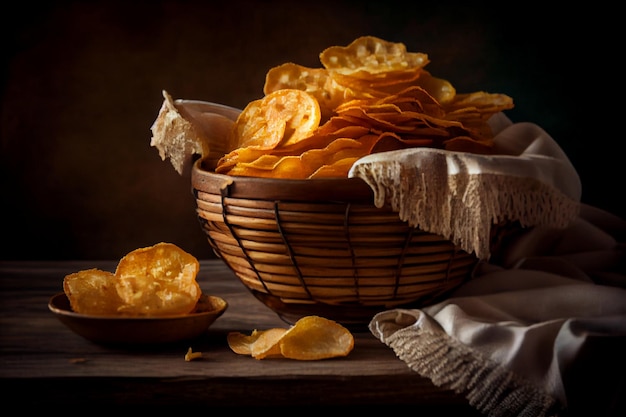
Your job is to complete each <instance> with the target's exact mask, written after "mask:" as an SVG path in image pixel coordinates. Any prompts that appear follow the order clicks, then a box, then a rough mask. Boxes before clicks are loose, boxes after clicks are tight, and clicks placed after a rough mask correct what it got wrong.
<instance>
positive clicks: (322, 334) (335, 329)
mask: <svg viewBox="0 0 626 417" xmlns="http://www.w3.org/2000/svg"><path fill="white" fill-rule="evenodd" d="M353 348H354V337H353V336H352V333H350V331H349V330H348V329H346V328H345V327H343V326H342V325H341V324H339V323H337V322H335V321H333V320H330V319H327V318H324V317H320V316H306V317H302V318H301V319H299V320H298V321H297V322H296V323H295V324H294V325H293V327H291V328H290V329H289V330H288V331H287V332H286V333H285V334H284V335H283V337H282V338H281V339H280V352H281V353H282V355H283V356H284V357H286V358H290V359H298V360H318V359H328V358H335V357H340V356H347V355H348V354H349V353H350V352H351V351H352V349H353Z"/></svg>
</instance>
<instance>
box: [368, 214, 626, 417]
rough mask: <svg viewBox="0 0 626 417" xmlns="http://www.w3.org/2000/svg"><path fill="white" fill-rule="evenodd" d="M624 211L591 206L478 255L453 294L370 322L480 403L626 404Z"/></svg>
mask: <svg viewBox="0 0 626 417" xmlns="http://www.w3.org/2000/svg"><path fill="white" fill-rule="evenodd" d="M624 236H626V222H624V221H623V220H622V219H619V218H617V217H615V216H613V215H612V214H610V213H606V212H603V211H601V210H598V209H596V208H593V207H589V206H584V205H583V206H582V209H581V215H580V216H579V217H578V218H577V219H576V220H575V221H574V222H573V223H572V225H571V226H570V227H568V228H565V229H550V230H547V229H546V228H542V227H537V228H532V229H529V230H527V231H525V233H523V234H521V235H520V236H518V237H517V238H515V239H514V241H513V242H511V243H510V245H509V247H508V251H507V253H506V254H504V256H503V258H502V264H501V265H495V264H493V263H488V262H486V261H482V263H481V264H480V266H479V268H478V269H477V270H476V273H475V274H474V276H473V277H472V279H471V280H470V281H468V282H467V283H466V284H464V285H463V286H462V287H460V288H459V289H458V290H456V291H455V292H454V293H453V294H451V295H450V297H449V298H447V299H446V300H444V301H442V302H439V303H437V304H434V305H430V306H427V307H423V308H420V309H395V310H389V311H384V312H381V313H379V314H377V315H376V316H375V317H374V318H373V319H372V321H371V322H370V326H369V328H370V330H371V332H372V333H373V334H374V335H375V336H376V337H378V338H379V339H380V340H381V341H382V342H383V343H385V344H387V345H388V346H389V347H390V348H392V349H393V350H394V352H395V353H396V355H397V356H398V357H399V358H400V359H402V360H403V361H405V362H406V363H407V365H408V366H409V367H410V368H411V369H412V370H414V371H416V372H417V373H419V374H420V375H422V376H425V377H428V378H430V379H431V380H432V382H433V383H434V384H435V385H438V386H442V387H445V388H449V389H451V390H454V391H456V392H458V393H463V394H464V395H465V396H466V398H467V399H468V401H469V403H470V404H471V405H472V406H474V407H475V408H476V409H477V410H478V411H480V412H482V413H484V414H485V415H489V416H494V417H499V416H528V417H534V416H552V415H559V416H618V415H619V416H623V415H626V399H624V396H626V272H625V271H626V245H625V244H624V240H623V238H624Z"/></svg>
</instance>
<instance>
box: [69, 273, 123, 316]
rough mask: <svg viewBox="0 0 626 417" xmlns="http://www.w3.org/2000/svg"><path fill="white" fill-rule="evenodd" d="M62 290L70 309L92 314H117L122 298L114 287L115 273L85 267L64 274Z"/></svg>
mask: <svg viewBox="0 0 626 417" xmlns="http://www.w3.org/2000/svg"><path fill="white" fill-rule="evenodd" d="M63 291H64V292H65V295H66V296H67V298H68V299H69V301H70V306H71V307H72V310H73V311H74V312H76V313H80V314H90V315H94V316H107V315H117V314H118V311H117V310H118V308H119V307H120V306H121V305H122V299H121V298H120V297H119V296H118V295H117V290H116V289H115V275H114V274H113V273H112V272H108V271H102V270H99V269H95V268H94V269H87V270H84V271H78V272H75V273H72V274H69V275H67V276H65V278H64V279H63Z"/></svg>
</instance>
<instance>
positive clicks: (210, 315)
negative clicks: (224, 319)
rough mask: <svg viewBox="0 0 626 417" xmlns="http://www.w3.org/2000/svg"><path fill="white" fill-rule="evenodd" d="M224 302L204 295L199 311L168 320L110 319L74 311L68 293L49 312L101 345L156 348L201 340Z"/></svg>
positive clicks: (50, 305)
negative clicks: (167, 344) (152, 346)
mask: <svg viewBox="0 0 626 417" xmlns="http://www.w3.org/2000/svg"><path fill="white" fill-rule="evenodd" d="M227 307H228V304H227V302H226V301H225V300H223V299H221V298H219V297H215V296H211V295H204V294H203V295H202V296H201V297H200V301H198V305H197V306H196V311H195V312H193V313H190V314H185V315H177V316H166V317H121V316H120V317H117V316H116V317H111V316H92V315H87V314H78V313H75V312H74V311H72V308H71V307H70V301H69V299H68V298H67V296H66V295H65V293H58V294H55V295H54V296H52V297H51V298H50V301H49V302H48V308H49V309H50V311H51V312H52V313H54V314H55V315H56V316H57V318H58V319H59V320H60V321H61V322H62V323H63V324H65V325H66V326H67V327H68V328H69V329H70V330H72V331H73V332H74V333H76V334H78V335H80V336H82V337H84V338H85V339H87V340H90V341H92V342H96V343H99V344H115V345H148V344H149V345H156V344H164V343H173V342H180V341H185V340H191V339H195V338H197V337H199V336H200V335H202V334H203V333H204V332H206V331H207V329H208V328H209V326H211V324H213V322H214V321H215V320H217V318H218V317H220V316H221V315H222V314H223V313H224V311H226V308H227Z"/></svg>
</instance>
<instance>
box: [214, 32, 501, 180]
mask: <svg viewBox="0 0 626 417" xmlns="http://www.w3.org/2000/svg"><path fill="white" fill-rule="evenodd" d="M320 61H321V63H322V67H321V68H308V67H304V66H301V65H298V64H294V63H286V64H282V65H279V66H276V67H274V68H271V69H270V70H269V71H268V72H267V74H266V79H265V85H264V88H263V91H264V94H265V97H264V98H262V99H260V100H256V101H254V102H252V103H250V104H249V106H248V107H247V108H246V109H244V111H243V112H242V114H241V115H240V117H239V119H238V121H237V123H236V128H235V129H234V131H233V134H232V135H231V139H230V140H229V143H230V145H231V150H230V151H228V152H226V153H225V155H224V156H223V157H222V158H220V159H219V160H218V162H217V164H216V167H215V171H216V172H217V173H220V174H227V175H233V176H252V177H269V178H293V179H303V178H304V179H307V178H308V179H311V178H329V177H338V178H344V177H347V175H348V172H349V170H350V168H351V167H352V165H353V164H354V163H355V162H356V161H357V160H358V159H360V158H361V157H363V156H366V155H368V154H370V153H375V152H386V151H392V150H399V149H405V148H411V147H420V146H421V147H431V148H438V149H446V150H450V151H457V152H470V153H481V154H489V153H490V152H492V148H493V132H492V130H491V127H490V126H489V123H488V120H489V118H490V117H491V116H493V115H494V114H496V113H498V112H501V111H504V110H508V109H511V108H513V100H512V99H511V98H510V97H508V96H507V95H504V94H490V93H486V92H482V91H478V92H474V93H468V94H457V92H456V89H455V88H454V86H453V85H452V84H451V83H450V82H449V81H447V80H444V79H441V78H437V77H434V76H433V75H432V74H431V73H430V72H428V71H426V70H425V69H424V67H425V66H426V65H427V64H428V63H429V62H430V61H429V59H428V56H427V55H426V54H424V53H421V52H408V51H407V50H406V46H405V45H404V44H402V43H395V42H389V41H385V40H383V39H380V38H376V37H373V36H363V37H360V38H357V39H355V40H354V41H353V42H352V43H350V44H349V45H347V46H332V47H329V48H327V49H325V50H324V51H322V53H321V54H320ZM296 91H300V94H298V93H296ZM313 102H317V104H318V106H317V107H316V106H315V105H314V104H313ZM290 106H291V107H290ZM313 122H315V123H313ZM316 125H317V126H316ZM232 138H234V139H232ZM372 138H373V143H371V142H370V141H371V140H372ZM346 139H350V140H354V141H357V142H367V143H363V144H362V146H360V147H356V146H353V145H349V147H350V148H351V149H350V150H349V151H348V150H344V149H343V147H344V146H345V144H346V143H347V142H345V141H346ZM340 141H344V144H342V145H339V144H334V142H340ZM339 148H341V152H342V155H340V156H337V157H335V158H333V157H331V155H330V154H331V153H334V152H338V151H339Z"/></svg>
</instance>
